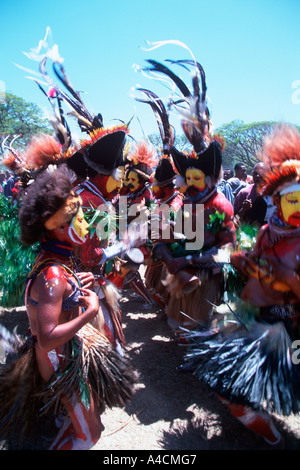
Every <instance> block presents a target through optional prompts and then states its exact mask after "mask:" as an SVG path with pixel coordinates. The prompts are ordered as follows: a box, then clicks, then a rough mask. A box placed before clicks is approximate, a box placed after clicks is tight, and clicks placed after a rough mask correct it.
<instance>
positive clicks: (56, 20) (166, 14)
mask: <svg viewBox="0 0 300 470" xmlns="http://www.w3.org/2000/svg"><path fill="white" fill-rule="evenodd" d="M299 18H300V2H299V0H285V1H279V0H259V1H257V0H252V1H250V0H245V1H241V0H240V1H238V0H223V1H222V0H210V1H209V0H207V1H203V0H189V1H187V2H184V1H183V0H180V1H178V0H173V1H172V0H151V1H147V2H144V1H137V0H127V2H125V1H122V2H121V1H120V0H114V1H111V2H108V1H105V2H104V1H102V0H98V1H96V0H92V1H86V2H84V1H83V0H81V1H78V0H74V1H71V0H60V1H58V0H52V2H50V3H46V2H41V1H37V0H26V1H24V0H22V1H21V0H14V1H11V0H10V1H7V0H1V2H0V39H1V52H0V55H1V61H0V81H2V84H3V83H4V84H5V87H6V90H7V91H9V92H12V93H14V94H16V95H18V96H22V97H23V98H24V99H26V100H27V101H31V102H34V103H36V104H38V105H39V106H40V107H42V108H46V109H48V110H49V111H50V108H49V107H48V104H47V101H46V98H45V97H44V96H43V94H42V93H41V92H40V91H39V90H38V88H37V86H36V84H35V83H34V82H33V81H31V80H28V79H26V78H25V76H26V75H27V74H26V72H24V71H23V70H21V69H19V68H17V67H16V66H15V65H14V64H16V63H17V64H19V65H22V66H24V67H28V68H33V69H35V70H37V69H38V63H35V62H32V61H30V60H28V59H27V57H26V56H25V55H24V54H23V51H25V52H29V50H30V49H32V48H34V47H36V46H37V45H38V42H39V40H41V39H43V37H44V35H45V31H46V28H47V26H50V28H51V31H52V37H53V41H54V42H55V43H57V44H58V47H59V52H60V55H61V56H62V57H63V58H64V66H65V69H66V72H67V75H68V76H69V79H70V81H71V82H72V83H73V85H74V88H76V89H78V90H82V91H85V92H86V94H85V95H82V96H83V99H84V101H85V103H86V105H87V107H88V108H89V109H90V110H91V111H93V112H95V113H97V112H101V113H102V114H103V117H104V123H105V125H107V126H109V125H111V123H112V121H111V120H112V119H122V120H124V121H126V122H127V121H129V120H130V119H131V117H132V116H133V115H134V114H135V115H136V116H137V117H138V120H139V121H140V123H141V124H139V122H138V120H137V119H134V120H133V122H132V127H131V130H132V133H133V135H136V136H137V137H138V134H139V133H140V132H141V127H142V128H143V130H144V132H145V133H146V134H147V133H152V132H157V131H158V130H157V126H156V123H155V120H154V115H153V113H152V112H151V110H150V107H148V106H147V105H143V104H141V103H137V102H136V101H135V100H134V99H133V98H132V96H131V89H132V87H134V86H136V85H137V84H139V85H141V86H143V87H145V88H150V89H153V91H155V92H156V93H157V94H159V95H164V94H166V89H165V88H164V87H162V85H161V84H160V83H158V82H154V81H151V80H149V79H147V78H146V77H144V76H143V75H142V74H141V73H137V72H135V70H134V67H133V65H134V64H137V65H139V66H143V65H145V61H146V59H155V60H158V61H163V60H164V59H186V58H190V56H189V54H188V52H187V51H186V50H184V49H183V48H180V47H178V46H175V45H168V46H164V47H161V48H159V49H156V50H154V51H151V52H147V51H145V50H143V49H142V48H143V47H147V44H146V41H150V42H156V41H163V40H178V41H182V42H184V43H185V44H186V45H187V46H188V47H189V48H190V49H191V50H192V52H193V54H194V55H195V57H196V58H197V60H198V61H199V62H200V63H201V64H202V66H203V67H204V69H205V72H206V81H207V89H208V90H207V93H208V96H209V99H210V104H209V106H210V110H211V116H212V121H213V124H214V126H215V127H218V126H220V125H222V124H224V123H227V122H230V121H232V120H234V119H241V120H243V121H245V122H253V121H263V120H276V121H287V122H292V123H294V124H297V125H300V32H299ZM179 70H180V69H177V72H178V73H180V72H179ZM186 81H187V83H188V84H189V77H188V78H187V80H186ZM293 86H294V88H293ZM175 120H176V118H175V117H174V124H175V126H176V125H177V123H176V122H175Z"/></svg>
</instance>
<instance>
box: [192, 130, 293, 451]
mask: <svg viewBox="0 0 300 470" xmlns="http://www.w3.org/2000/svg"><path fill="white" fill-rule="evenodd" d="M262 161H263V163H264V164H265V165H266V167H267V169H268V170H267V172H266V173H265V175H264V177H263V181H262V182H261V184H260V194H261V195H262V196H271V197H272V199H273V203H274V205H275V206H276V211H275V212H274V213H273V214H272V216H271V217H270V219H269V221H268V223H267V224H266V225H264V226H262V227H261V228H260V231H259V233H258V235H257V240H256V244H255V246H254V248H253V249H252V250H251V251H250V252H246V251H237V252H234V253H233V254H232V255H231V263H232V264H233V266H234V267H235V268H236V269H237V270H238V272H239V274H240V275H243V276H245V279H246V282H245V286H244V288H243V290H242V293H241V297H242V301H243V302H238V301H236V302H235V305H234V304H233V308H230V311H231V312H232V313H233V314H234V317H235V322H234V323H231V325H230V324H228V325H227V326H226V324H225V326H223V327H222V326H221V327H220V329H219V331H217V330H216V331H214V332H207V335H205V336H203V335H202V337H200V336H197V335H195V336H194V338H190V339H191V344H190V347H189V351H188V353H187V355H186V359H187V362H188V363H189V366H190V367H192V368H193V369H194V370H195V375H196V377H198V378H199V380H201V381H202V382H204V383H206V384H208V385H209V387H211V389H212V390H214V391H215V392H216V393H218V395H219V396H220V398H221V399H222V400H223V401H224V403H226V405H227V406H228V407H229V409H230V411H231V412H232V414H233V415H234V416H236V417H237V418H238V419H239V420H240V421H241V422H242V423H243V424H244V425H246V426H247V427H248V428H249V429H250V430H252V431H254V432H255V433H257V434H258V435H260V436H262V437H263V438H264V439H265V441H266V442H267V443H268V444H270V445H272V446H277V447H279V448H282V447H283V446H284V440H283V437H282V436H281V435H280V433H279V431H278V430H277V429H276V428H275V426H274V423H273V421H272V420H271V418H270V416H269V414H268V412H271V413H273V412H275V413H277V414H279V415H285V416H287V415H290V414H291V413H299V411H300V394H299V384H300V370H299V358H298V353H297V346H298V341H299V338H300V328H299V327H300V323H299V319H300V277H299V272H300V132H299V130H298V129H297V128H296V127H294V126H290V125H281V126H278V127H277V128H275V129H274V131H273V133H272V134H271V135H270V136H268V137H266V138H265V141H264V146H263V152H262ZM247 310H250V311H252V314H251V315H250V318H247V319H246V316H245V312H246V311H247ZM294 341H295V342H294ZM237 344H238V345H239V346H238V348H236V345H237ZM273 448H276V447H273Z"/></svg>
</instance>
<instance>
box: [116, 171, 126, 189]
mask: <svg viewBox="0 0 300 470" xmlns="http://www.w3.org/2000/svg"><path fill="white" fill-rule="evenodd" d="M124 176H125V170H124V167H123V166H119V167H118V181H117V190H118V192H120V191H121V189H122V187H123V184H124Z"/></svg>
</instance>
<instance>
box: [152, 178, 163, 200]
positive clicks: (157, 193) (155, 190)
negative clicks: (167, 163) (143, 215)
mask: <svg viewBox="0 0 300 470" xmlns="http://www.w3.org/2000/svg"><path fill="white" fill-rule="evenodd" d="M151 189H152V191H153V194H154V196H155V197H156V198H157V199H159V198H160V193H161V190H160V187H159V186H158V184H157V180H156V179H155V178H154V180H153V183H152V185H151Z"/></svg>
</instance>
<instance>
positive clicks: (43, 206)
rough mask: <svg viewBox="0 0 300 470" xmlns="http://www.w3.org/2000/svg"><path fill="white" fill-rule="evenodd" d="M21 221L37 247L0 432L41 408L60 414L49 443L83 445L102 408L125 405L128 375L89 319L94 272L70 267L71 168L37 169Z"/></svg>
mask: <svg viewBox="0 0 300 470" xmlns="http://www.w3.org/2000/svg"><path fill="white" fill-rule="evenodd" d="M19 221H20V228H21V240H22V242H23V243H24V244H26V245H32V244H34V243H36V242H40V247H41V250H40V252H39V254H38V256H37V258H36V260H35V262H34V265H33V268H32V270H31V272H30V274H29V280H28V284H27V288H26V294H25V302H26V308H27V314H28V319H29V326H30V337H29V338H27V340H26V341H25V343H24V344H22V345H20V341H19V347H18V351H17V352H18V354H17V358H16V359H14V360H13V361H12V363H11V364H7V365H5V366H4V367H3V368H2V369H1V370H0V416H1V418H2V419H1V422H2V424H1V426H0V434H1V435H5V433H6V434H7V433H9V431H10V424H11V419H12V418H13V421H14V423H16V422H18V421H20V420H22V421H23V422H24V421H26V425H27V424H29V422H30V418H31V417H32V416H34V415H35V414H36V413H38V414H39V413H40V412H41V410H43V411H49V410H53V412H54V415H55V416H58V415H59V416H60V418H61V417H63V418H64V419H63V424H62V425H61V427H60V430H59V432H58V435H57V436H56V438H55V440H54V442H53V443H52V445H51V449H55V450H56V449H60V450H61V449H68V450H71V449H74V450H75V449H76V450H78V449H89V448H91V447H92V446H93V445H94V444H95V443H96V442H97V440H98V439H99V438H100V435H101V431H102V424H101V418H100V415H101V410H102V411H103V408H104V406H105V405H108V406H118V405H121V406H123V405H124V401H126V400H127V399H128V398H130V397H131V392H132V385H133V376H132V375H131V372H130V368H129V367H128V363H127V359H126V358H125V357H124V358H121V357H120V356H119V355H118V354H117V353H116V351H115V348H114V347H113V345H112V344H111V343H110V342H109V340H108V338H107V337H106V335H105V333H104V332H103V333H102V332H100V331H99V330H96V329H95V328H93V326H92V325H91V323H90V322H91V321H92V320H93V318H94V317H95V316H96V315H97V314H98V312H99V302H98V297H97V295H96V294H95V293H94V292H93V291H92V290H91V289H90V287H91V285H92V283H93V281H94V277H93V275H92V274H91V273H75V272H74V268H73V264H72V250H73V248H74V246H79V245H81V244H82V243H84V240H85V237H86V235H87V233H88V224H87V222H86V221H85V220H84V216H83V212H82V209H81V200H80V197H79V196H77V195H76V194H75V193H74V192H73V190H72V178H71V177H70V173H69V170H66V168H65V167H64V166H63V165H61V166H59V167H57V168H55V167H48V169H46V170H45V171H43V172H41V173H40V174H39V175H38V176H37V178H36V180H35V181H34V182H33V183H32V184H31V185H29V187H28V191H27V193H26V195H25V196H24V198H23V201H22V207H21V209H20V212H19ZM100 313H101V312H100ZM18 339H19V338H18ZM8 390H9V394H8ZM8 397H9V398H8ZM21 397H22V398H21ZM11 417H12V418H11Z"/></svg>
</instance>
